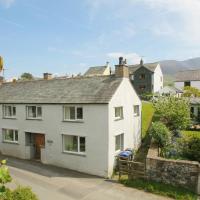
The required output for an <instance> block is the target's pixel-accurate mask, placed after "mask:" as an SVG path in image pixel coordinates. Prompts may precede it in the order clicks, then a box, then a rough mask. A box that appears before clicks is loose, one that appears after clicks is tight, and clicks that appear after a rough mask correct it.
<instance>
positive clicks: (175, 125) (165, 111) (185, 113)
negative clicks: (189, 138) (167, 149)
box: [154, 97, 190, 131]
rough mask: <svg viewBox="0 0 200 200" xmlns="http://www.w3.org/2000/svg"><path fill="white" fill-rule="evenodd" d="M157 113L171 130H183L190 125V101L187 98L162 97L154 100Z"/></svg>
mask: <svg viewBox="0 0 200 200" xmlns="http://www.w3.org/2000/svg"><path fill="white" fill-rule="evenodd" d="M154 108H155V115H156V117H157V118H159V119H160V121H161V122H163V123H164V124H165V125H166V126H167V127H168V128H169V129H170V130H171V131H176V130H183V129H185V128H187V127H188V126H189V125H190V109H189V101H188V100H187V99H185V98H177V97H164V98H163V97H161V98H159V99H158V100H157V101H156V102H154Z"/></svg>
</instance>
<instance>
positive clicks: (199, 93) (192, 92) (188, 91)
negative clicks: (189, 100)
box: [183, 86, 200, 97]
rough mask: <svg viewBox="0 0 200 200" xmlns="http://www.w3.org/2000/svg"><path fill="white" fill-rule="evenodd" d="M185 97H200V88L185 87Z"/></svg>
mask: <svg viewBox="0 0 200 200" xmlns="http://www.w3.org/2000/svg"><path fill="white" fill-rule="evenodd" d="M183 97H200V90H199V89H197V88H195V87H190V86H186V87H184V93H183Z"/></svg>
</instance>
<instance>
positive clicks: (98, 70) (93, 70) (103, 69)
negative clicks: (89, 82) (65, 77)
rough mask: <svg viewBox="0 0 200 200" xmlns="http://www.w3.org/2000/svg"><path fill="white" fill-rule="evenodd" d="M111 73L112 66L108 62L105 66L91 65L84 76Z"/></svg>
mask: <svg viewBox="0 0 200 200" xmlns="http://www.w3.org/2000/svg"><path fill="white" fill-rule="evenodd" d="M110 74H111V68H110V66H109V63H108V62H107V63H106V65H104V66H96V67H90V68H89V69H88V70H87V71H86V72H85V74H84V76H106V75H110Z"/></svg>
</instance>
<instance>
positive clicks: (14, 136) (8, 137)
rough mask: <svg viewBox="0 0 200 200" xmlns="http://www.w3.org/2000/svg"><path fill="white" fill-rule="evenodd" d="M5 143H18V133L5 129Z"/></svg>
mask: <svg viewBox="0 0 200 200" xmlns="http://www.w3.org/2000/svg"><path fill="white" fill-rule="evenodd" d="M2 132H3V141H4V142H13V143H18V131H17V130H13V129H3V131H2Z"/></svg>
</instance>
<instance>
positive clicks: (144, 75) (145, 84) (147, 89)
mask: <svg viewBox="0 0 200 200" xmlns="http://www.w3.org/2000/svg"><path fill="white" fill-rule="evenodd" d="M129 72H130V79H131V81H132V83H133V86H134V88H135V90H136V91H137V93H138V94H139V95H140V94H144V93H156V92H158V91H159V90H160V89H162V88H163V73H162V70H161V67H160V65H159V63H146V64H144V63H143V60H142V59H141V61H140V64H138V65H129Z"/></svg>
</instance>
